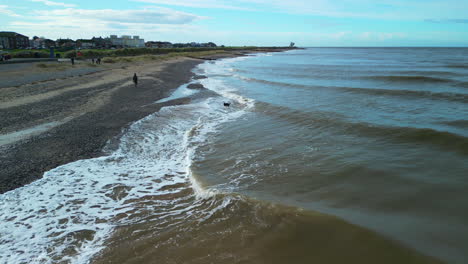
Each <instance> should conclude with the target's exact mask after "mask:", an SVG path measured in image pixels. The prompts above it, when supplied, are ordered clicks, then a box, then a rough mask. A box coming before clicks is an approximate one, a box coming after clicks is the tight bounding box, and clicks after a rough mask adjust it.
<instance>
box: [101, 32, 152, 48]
mask: <svg viewBox="0 0 468 264" xmlns="http://www.w3.org/2000/svg"><path fill="white" fill-rule="evenodd" d="M109 40H110V41H111V43H112V46H116V47H124V48H125V47H131V48H140V47H144V46H145V40H144V39H140V37H139V36H133V38H132V37H131V36H128V35H122V36H121V37H120V38H119V37H117V35H110V37H109Z"/></svg>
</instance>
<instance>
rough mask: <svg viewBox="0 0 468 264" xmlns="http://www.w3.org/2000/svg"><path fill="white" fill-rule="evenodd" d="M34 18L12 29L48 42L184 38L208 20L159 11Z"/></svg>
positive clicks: (63, 12)
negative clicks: (114, 37)
mask: <svg viewBox="0 0 468 264" xmlns="http://www.w3.org/2000/svg"><path fill="white" fill-rule="evenodd" d="M33 14H34V15H33V16H30V17H29V18H28V20H16V21H12V22H10V23H9V25H10V27H11V28H13V29H15V30H18V31H21V32H24V34H26V35H28V34H29V35H44V36H46V37H48V38H60V37H70V38H90V37H91V36H93V35H94V36H107V35H110V34H118V35H121V34H127V35H134V34H138V35H140V36H142V37H144V36H147V35H154V32H164V31H170V32H172V33H174V34H175V33H176V32H180V34H184V33H186V32H189V31H190V30H192V31H193V30H194V29H195V27H194V26H193V25H191V23H192V22H194V21H197V20H200V19H204V18H205V17H201V16H197V15H194V14H190V13H185V12H179V11H176V10H172V9H168V8H156V7H154V8H147V9H141V10H114V9H97V10H88V9H74V8H66V9H55V10H41V11H34V12H33Z"/></svg>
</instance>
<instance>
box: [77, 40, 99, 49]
mask: <svg viewBox="0 0 468 264" xmlns="http://www.w3.org/2000/svg"><path fill="white" fill-rule="evenodd" d="M76 47H77V48H80V49H92V48H95V47H96V43H94V41H93V40H92V39H77V40H76Z"/></svg>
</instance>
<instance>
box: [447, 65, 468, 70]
mask: <svg viewBox="0 0 468 264" xmlns="http://www.w3.org/2000/svg"><path fill="white" fill-rule="evenodd" d="M446 67H447V68H456V69H468V64H448V65H447V66H446Z"/></svg>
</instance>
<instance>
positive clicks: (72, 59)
mask: <svg viewBox="0 0 468 264" xmlns="http://www.w3.org/2000/svg"><path fill="white" fill-rule="evenodd" d="M70 61H71V64H72V65H75V58H74V57H72V58H71V59H70Z"/></svg>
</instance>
